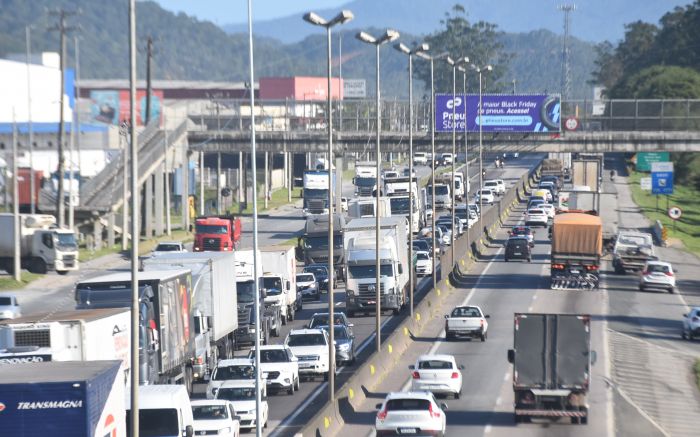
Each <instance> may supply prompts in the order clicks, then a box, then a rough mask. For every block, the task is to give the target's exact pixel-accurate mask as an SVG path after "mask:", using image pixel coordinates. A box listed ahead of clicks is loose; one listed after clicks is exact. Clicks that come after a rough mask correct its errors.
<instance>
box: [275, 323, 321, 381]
mask: <svg viewBox="0 0 700 437" xmlns="http://www.w3.org/2000/svg"><path fill="white" fill-rule="evenodd" d="M284 344H285V346H288V347H289V348H290V349H291V350H292V353H294V355H295V356H296V357H297V358H298V359H299V374H300V375H301V376H305V377H308V378H314V377H316V376H323V380H324V381H328V371H329V369H330V363H329V361H330V359H329V354H328V334H327V333H326V331H324V330H323V329H292V330H291V331H289V334H287V338H286V339H285V340H284Z"/></svg>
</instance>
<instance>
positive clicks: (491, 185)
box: [484, 180, 500, 195]
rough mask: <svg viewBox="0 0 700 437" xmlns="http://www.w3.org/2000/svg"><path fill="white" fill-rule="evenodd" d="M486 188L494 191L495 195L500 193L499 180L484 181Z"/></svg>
mask: <svg viewBox="0 0 700 437" xmlns="http://www.w3.org/2000/svg"><path fill="white" fill-rule="evenodd" d="M484 189H485V190H491V191H493V193H494V194H495V195H498V194H500V192H499V191H498V182H496V181H495V180H489V181H484Z"/></svg>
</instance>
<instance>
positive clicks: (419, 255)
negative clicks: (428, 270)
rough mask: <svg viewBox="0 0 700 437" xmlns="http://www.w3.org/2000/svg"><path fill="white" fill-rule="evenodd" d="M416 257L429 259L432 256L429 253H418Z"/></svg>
mask: <svg viewBox="0 0 700 437" xmlns="http://www.w3.org/2000/svg"><path fill="white" fill-rule="evenodd" d="M416 258H417V259H420V260H429V259H430V256H428V254H427V253H417V254H416Z"/></svg>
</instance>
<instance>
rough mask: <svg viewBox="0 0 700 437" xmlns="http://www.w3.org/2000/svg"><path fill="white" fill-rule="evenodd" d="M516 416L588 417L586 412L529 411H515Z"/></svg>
mask: <svg viewBox="0 0 700 437" xmlns="http://www.w3.org/2000/svg"><path fill="white" fill-rule="evenodd" d="M515 415H516V416H529V417H533V416H537V417H588V410H529V409H516V410H515Z"/></svg>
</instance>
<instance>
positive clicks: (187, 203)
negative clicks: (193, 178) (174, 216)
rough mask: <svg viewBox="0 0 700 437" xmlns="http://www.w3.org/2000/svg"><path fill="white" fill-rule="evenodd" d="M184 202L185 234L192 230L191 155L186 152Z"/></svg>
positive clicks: (183, 172)
mask: <svg viewBox="0 0 700 437" xmlns="http://www.w3.org/2000/svg"><path fill="white" fill-rule="evenodd" d="M181 183H182V190H181V192H182V195H181V196H180V197H182V202H180V204H181V210H180V213H181V214H182V226H183V228H184V230H185V232H189V230H190V155H189V153H187V152H185V159H184V162H183V163H182V181H181Z"/></svg>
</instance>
